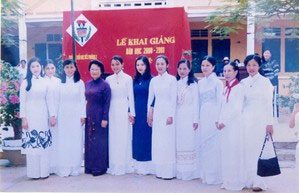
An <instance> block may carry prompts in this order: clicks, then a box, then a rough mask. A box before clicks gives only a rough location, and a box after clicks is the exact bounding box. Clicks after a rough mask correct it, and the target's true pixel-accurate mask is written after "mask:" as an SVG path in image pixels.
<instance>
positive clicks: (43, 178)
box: [40, 176, 49, 180]
mask: <svg viewBox="0 0 299 193" xmlns="http://www.w3.org/2000/svg"><path fill="white" fill-rule="evenodd" d="M48 177H49V176H46V177H42V178H40V179H41V180H45V179H47V178H48Z"/></svg>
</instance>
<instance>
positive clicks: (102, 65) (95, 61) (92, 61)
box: [88, 60, 105, 74]
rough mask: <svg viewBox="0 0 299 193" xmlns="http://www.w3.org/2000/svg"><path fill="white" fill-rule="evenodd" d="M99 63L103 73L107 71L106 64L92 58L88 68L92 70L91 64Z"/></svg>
mask: <svg viewBox="0 0 299 193" xmlns="http://www.w3.org/2000/svg"><path fill="white" fill-rule="evenodd" d="M93 64H94V65H97V66H98V67H99V68H100V69H101V74H104V73H105V68H104V64H103V63H102V62H101V61H99V60H91V61H90V62H89V65H88V70H89V71H90V68H91V65H93Z"/></svg>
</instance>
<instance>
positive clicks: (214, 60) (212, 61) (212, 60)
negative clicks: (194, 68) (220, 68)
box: [203, 56, 217, 66]
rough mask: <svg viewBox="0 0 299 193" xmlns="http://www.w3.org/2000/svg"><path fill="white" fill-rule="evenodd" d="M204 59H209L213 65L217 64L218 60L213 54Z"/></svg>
mask: <svg viewBox="0 0 299 193" xmlns="http://www.w3.org/2000/svg"><path fill="white" fill-rule="evenodd" d="M203 60H207V61H208V62H209V63H211V64H212V66H216V63H217V60H216V59H215V58H214V57H213V56H205V57H203Z"/></svg>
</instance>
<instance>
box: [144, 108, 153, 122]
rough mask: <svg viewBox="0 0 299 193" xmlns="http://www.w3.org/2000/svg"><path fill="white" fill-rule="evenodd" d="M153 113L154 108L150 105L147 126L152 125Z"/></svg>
mask: <svg viewBox="0 0 299 193" xmlns="http://www.w3.org/2000/svg"><path fill="white" fill-rule="evenodd" d="M153 114H154V109H153V108H152V107H151V108H150V109H149V111H148V113H147V120H146V121H147V124H148V126H150V127H152V126H153Z"/></svg>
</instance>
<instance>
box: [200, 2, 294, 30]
mask: <svg viewBox="0 0 299 193" xmlns="http://www.w3.org/2000/svg"><path fill="white" fill-rule="evenodd" d="M223 3H224V5H223V6H222V7H220V8H219V9H217V10H216V11H215V12H213V13H212V14H211V15H209V16H208V17H207V19H206V20H205V21H206V22H207V23H208V25H207V26H206V27H207V28H209V29H211V31H212V32H216V33H219V34H220V35H221V36H227V35H228V34H230V33H236V32H238V30H240V29H242V26H244V25H245V24H246V20H247V17H250V16H257V17H255V19H256V21H257V22H261V23H267V19H269V18H273V17H275V16H277V17H278V18H279V17H282V16H283V17H287V18H289V19H293V20H296V19H298V18H299V1H298V0H223Z"/></svg>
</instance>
